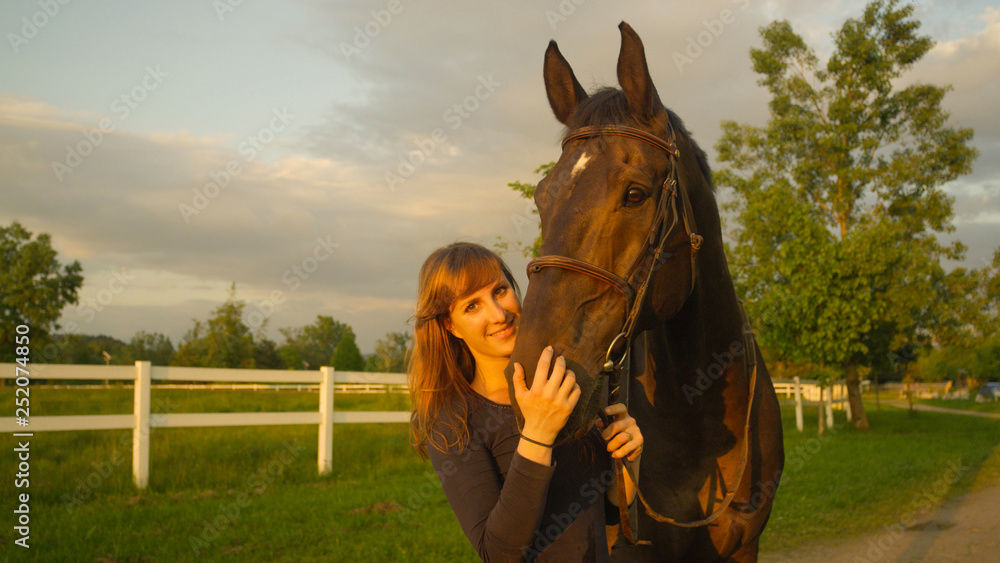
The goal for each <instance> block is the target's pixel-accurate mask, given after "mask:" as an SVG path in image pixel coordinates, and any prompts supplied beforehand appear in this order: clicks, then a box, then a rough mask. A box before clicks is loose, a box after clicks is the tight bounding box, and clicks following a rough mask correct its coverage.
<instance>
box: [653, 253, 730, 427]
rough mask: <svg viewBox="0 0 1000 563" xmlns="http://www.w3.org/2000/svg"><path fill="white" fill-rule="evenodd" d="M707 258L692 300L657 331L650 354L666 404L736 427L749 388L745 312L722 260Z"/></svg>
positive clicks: (701, 265)
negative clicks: (723, 421)
mask: <svg viewBox="0 0 1000 563" xmlns="http://www.w3.org/2000/svg"><path fill="white" fill-rule="evenodd" d="M720 252H721V250H720ZM705 258H707V260H704V261H701V262H700V263H699V275H698V282H697V286H696V287H695V290H694V292H692V294H691V296H690V297H689V298H688V302H687V303H685V305H684V307H682V308H681V310H680V311H679V312H678V314H677V315H676V316H675V317H674V318H672V319H670V320H669V321H666V322H665V323H664V324H663V325H662V326H660V327H659V328H658V329H656V330H655V331H654V334H653V335H652V338H651V339H650V342H649V344H650V346H648V347H647V350H646V355H647V359H648V360H650V361H651V363H652V365H653V366H655V375H654V377H655V378H656V387H657V389H658V390H659V391H660V397H661V401H664V402H666V403H667V404H666V405H663V408H673V409H679V410H682V411H684V412H686V413H688V414H689V415H690V417H689V419H690V420H692V421H706V419H708V418H713V419H718V418H720V417H724V418H725V420H726V425H727V426H730V427H732V426H734V425H735V424H736V423H737V422H738V421H739V420H740V418H741V417H744V416H745V406H744V404H743V403H745V401H746V398H747V394H748V391H749V389H748V380H747V371H746V370H745V369H744V364H745V362H746V359H747V354H746V345H747V342H746V340H745V339H744V335H743V316H742V313H741V309H740V304H739V301H738V300H737V298H736V293H735V290H734V288H733V284H732V279H731V278H730V276H729V271H728V269H727V268H726V266H725V261H724V259H722V260H721V261H720V260H719V258H721V257H720V256H716V257H708V256H706V257H705ZM712 258H715V260H712ZM647 365H650V363H649V362H647ZM699 423H700V422H692V424H699ZM709 426H711V424H709Z"/></svg>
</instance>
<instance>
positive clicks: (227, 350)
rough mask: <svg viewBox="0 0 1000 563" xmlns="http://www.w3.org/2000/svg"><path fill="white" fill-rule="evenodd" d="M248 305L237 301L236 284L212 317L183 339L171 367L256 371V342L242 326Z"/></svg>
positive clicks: (248, 330) (246, 327) (195, 325)
mask: <svg viewBox="0 0 1000 563" xmlns="http://www.w3.org/2000/svg"><path fill="white" fill-rule="evenodd" d="M245 306H246V302H244V301H239V300H237V299H236V282H233V285H232V287H230V289H229V298H228V299H226V302H225V303H223V304H222V305H220V306H219V307H218V308H217V309H216V310H215V311H213V312H212V316H211V317H210V318H209V319H208V321H206V322H205V323H202V322H201V321H198V320H195V321H194V327H193V328H192V329H191V330H189V331H188V332H187V334H185V335H184V338H183V340H182V342H181V344H180V346H178V347H177V352H176V353H175V354H174V357H173V360H172V365H178V366H200V367H213V368H253V367H255V361H254V357H255V354H254V338H253V334H252V333H251V332H250V327H248V326H247V325H246V323H244V322H243V308H244V307H245Z"/></svg>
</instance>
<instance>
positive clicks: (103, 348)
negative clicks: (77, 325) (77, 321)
mask: <svg viewBox="0 0 1000 563" xmlns="http://www.w3.org/2000/svg"><path fill="white" fill-rule="evenodd" d="M53 341H54V343H55V345H56V349H58V350H59V354H58V355H57V356H56V357H55V358H51V359H50V362H51V363H54V364H89V365H97V364H111V365H127V364H129V363H132V360H131V357H130V356H129V353H128V346H127V345H126V344H125V343H124V342H122V341H121V340H118V339H117V338H112V337H110V336H104V335H99V336H91V335H87V334H57V335H55V336H54V337H53ZM105 353H107V356H105V355H104V354H105Z"/></svg>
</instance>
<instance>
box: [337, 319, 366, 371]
mask: <svg viewBox="0 0 1000 563" xmlns="http://www.w3.org/2000/svg"><path fill="white" fill-rule="evenodd" d="M330 364H331V365H332V366H333V369H336V370H342V371H362V370H364V369H365V359H364V358H363V357H361V350H359V349H358V344H357V343H356V342H355V338H354V330H352V329H351V327H347V328H346V329H345V330H344V333H343V335H342V336H341V337H340V342H337V348H336V349H335V350H334V351H333V356H332V357H331V358H330Z"/></svg>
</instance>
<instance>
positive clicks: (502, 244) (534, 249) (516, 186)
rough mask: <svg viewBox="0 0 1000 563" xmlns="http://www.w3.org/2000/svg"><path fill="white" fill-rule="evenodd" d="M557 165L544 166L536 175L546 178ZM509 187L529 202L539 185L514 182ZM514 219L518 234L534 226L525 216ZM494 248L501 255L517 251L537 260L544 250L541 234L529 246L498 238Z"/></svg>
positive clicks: (534, 213)
mask: <svg viewBox="0 0 1000 563" xmlns="http://www.w3.org/2000/svg"><path fill="white" fill-rule="evenodd" d="M555 165H556V163H555V161H552V162H549V163H547V164H543V165H541V166H539V167H538V168H536V169H535V174H541V175H542V176H543V177H544V176H545V175H546V174H548V173H549V172H551V171H552V168H553V167H555ZM507 185H508V186H510V188H512V189H513V190H514V191H515V192H517V193H519V194H521V197H524V198H527V199H528V200H531V199H534V197H535V187H536V186H537V184H526V183H524V182H521V181H514V182H510V183H509V184H507ZM530 214H531V215H532V216H536V215H538V210H537V209H534V208H532V209H531V213H530ZM513 219H514V226H515V227H516V228H517V232H519V233H520V232H521V229H523V228H524V227H525V226H527V225H533V224H534V221H532V220H531V219H530V218H529V217H527V216H525V215H515V216H514V217H513ZM494 248H495V249H496V250H497V252H500V253H504V252H508V251H511V250H516V251H518V252H520V253H521V254H523V255H524V256H526V257H531V258H537V257H538V252H539V250H540V249H541V248H542V235H541V234H539V235H538V238H536V239H535V241H534V242H532V243H531V244H529V245H525V244H523V243H521V242H518V241H510V240H504V239H503V237H497V242H496V244H495V245H494Z"/></svg>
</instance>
